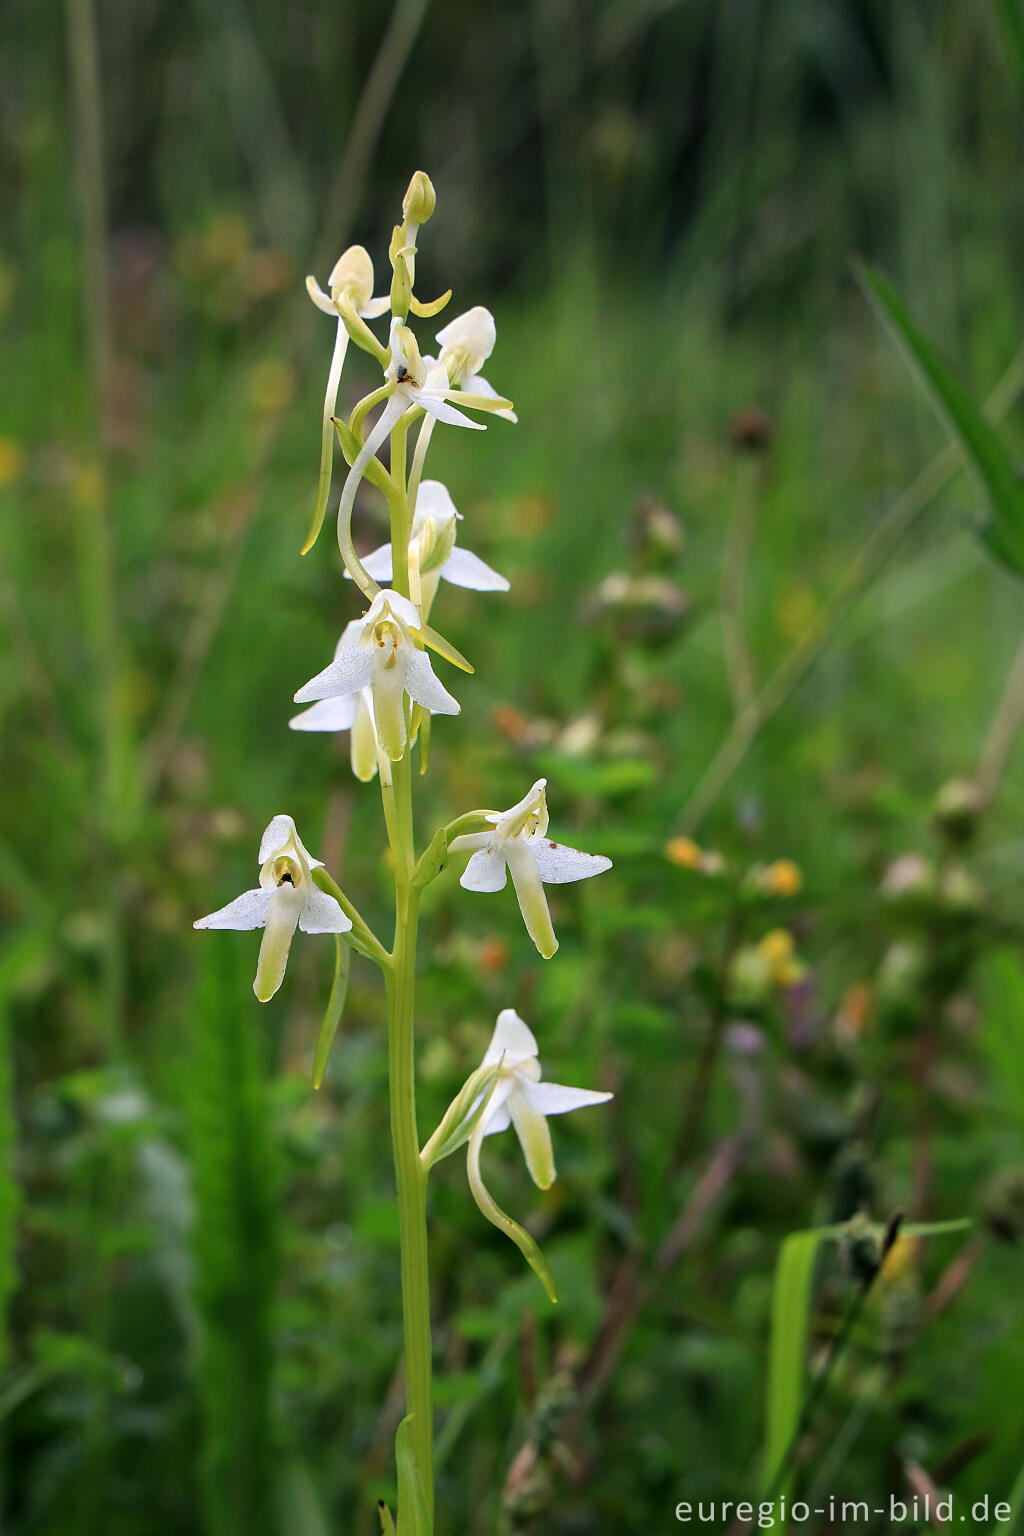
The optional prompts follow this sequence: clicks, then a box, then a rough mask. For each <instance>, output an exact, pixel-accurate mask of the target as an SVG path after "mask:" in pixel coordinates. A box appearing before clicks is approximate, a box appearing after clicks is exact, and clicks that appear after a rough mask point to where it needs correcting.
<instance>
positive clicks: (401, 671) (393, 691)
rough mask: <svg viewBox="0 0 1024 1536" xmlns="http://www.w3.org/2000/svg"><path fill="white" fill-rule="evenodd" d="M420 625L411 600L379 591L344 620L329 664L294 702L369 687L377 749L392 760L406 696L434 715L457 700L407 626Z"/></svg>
mask: <svg viewBox="0 0 1024 1536" xmlns="http://www.w3.org/2000/svg"><path fill="white" fill-rule="evenodd" d="M419 629H420V616H419V613H418V612H417V610H416V607H415V605H414V604H413V603H411V602H410V601H409V599H408V598H407V597H402V596H401V594H400V593H398V592H394V591H392V590H391V589H390V588H388V589H386V590H385V591H383V592H378V594H377V596H376V597H375V598H374V600H373V602H372V603H371V604H370V608H369V611H368V612H367V613H366V615H365V616H364V617H363V618H362V619H357V620H355V622H354V623H352V624H350V625H348V627H347V628H346V630H345V633H344V634H343V635H342V637H341V640H340V641H339V643H338V648H337V650H336V651H335V656H334V660H333V661H332V662H331V665H330V666H329V667H325V668H324V670H323V671H322V672H318V673H317V675H316V677H314V678H311V679H310V681H309V682H308V683H305V684H304V685H303V687H301V688H300V689H299V691H298V693H297V694H296V695H295V702H296V704H308V703H310V702H311V701H313V700H316V699H338V698H343V697H346V696H348V695H351V694H356V693H359V692H360V691H361V690H362V689H364V688H369V690H370V695H371V708H372V720H373V723H374V726H375V730H376V735H377V741H378V742H379V744H380V748H381V751H382V752H383V753H384V754H385V755H386V756H387V757H389V758H390V759H391V760H392V761H393V762H396V763H397V762H398V760H399V759H400V758H401V757H402V756H403V755H404V753H405V745H406V740H407V738H408V732H407V728H406V717H405V695H406V694H408V695H409V697H410V699H412V700H413V701H414V702H415V703H417V704H421V705H422V706H423V708H424V709H428V710H430V712H431V713H432V714H435V715H457V714H458V713H459V705H458V701H457V700H456V699H453V698H452V696H451V694H450V693H449V692H448V690H447V688H445V687H444V686H443V685H442V683H441V682H440V681H439V680H438V678H437V677H436V676H435V674H434V669H433V667H432V666H431V665H430V657H429V656H428V655H427V653H426V651H423V650H420V648H419V647H418V646H417V644H416V642H415V641H414V640H413V637H412V634H411V631H412V630H416V631H417V632H419Z"/></svg>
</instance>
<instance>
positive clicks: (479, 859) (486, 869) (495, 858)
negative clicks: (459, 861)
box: [456, 839, 508, 891]
mask: <svg viewBox="0 0 1024 1536" xmlns="http://www.w3.org/2000/svg"><path fill="white" fill-rule="evenodd" d="M456 841H458V839H456ZM507 879H508V866H507V864H506V863H505V860H504V859H503V858H502V856H501V854H500V853H496V852H495V850H494V848H493V847H487V848H481V849H480V851H479V853H474V855H473V857H472V858H471V859H470V861H469V863H468V864H467V865H466V867H465V869H464V870H463V871H462V874H461V875H460V877H459V884H460V885H461V886H462V888H463V890H464V891H503V890H504V889H505V881H506V880H507Z"/></svg>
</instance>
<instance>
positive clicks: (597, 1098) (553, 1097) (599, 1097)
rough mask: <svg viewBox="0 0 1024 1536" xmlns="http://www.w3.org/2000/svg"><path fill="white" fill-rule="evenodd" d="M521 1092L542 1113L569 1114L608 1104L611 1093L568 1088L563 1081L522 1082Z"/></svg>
mask: <svg viewBox="0 0 1024 1536" xmlns="http://www.w3.org/2000/svg"><path fill="white" fill-rule="evenodd" d="M519 1089H520V1092H521V1094H522V1096H523V1098H524V1099H525V1100H526V1102H527V1103H528V1104H529V1105H530V1107H531V1108H532V1109H535V1110H536V1111H537V1112H538V1114H541V1115H568V1114H570V1113H571V1112H572V1111H573V1110H574V1109H586V1108H587V1107H588V1106H589V1105H591V1104H607V1102H608V1100H609V1099H611V1098H613V1097H614V1095H613V1094H611V1093H599V1092H598V1091H597V1089H595V1088H567V1087H565V1086H563V1084H562V1083H529V1082H527V1083H520V1085H519Z"/></svg>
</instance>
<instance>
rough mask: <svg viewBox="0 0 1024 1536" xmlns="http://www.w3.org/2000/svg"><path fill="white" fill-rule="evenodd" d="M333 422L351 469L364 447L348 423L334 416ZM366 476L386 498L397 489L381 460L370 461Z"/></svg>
mask: <svg viewBox="0 0 1024 1536" xmlns="http://www.w3.org/2000/svg"><path fill="white" fill-rule="evenodd" d="M331 420H332V421H333V422H334V430H335V431H336V432H337V434H338V441H339V443H340V444H341V451H342V453H343V454H344V455H345V460H346V462H347V464H348V465H349V467H351V466H352V465H353V464H354V463H355V461H356V459H357V457H358V456H359V453H360V451H361V449H362V446H363V445H362V443H361V442H360V441H359V439H358V437H356V435H355V433H354V432H353V431H352V429H351V427H350V426H349V425H348V423H347V422H344V421H342V420H341V417H340V416H332V417H331ZM364 476H365V478H366V479H367V480H369V482H370V484H371V485H375V486H376V487H377V489H378V490H379V491H383V493H384V495H385V496H390V495H392V494H393V492H394V489H395V487H394V485H393V484H392V481H391V476H390V475H389V474H388V472H387V470H386V469H385V468H384V465H383V464H382V463H381V461H380V459H377V458H373V459H371V460H370V462H369V464H367V466H366V469H365V471H364Z"/></svg>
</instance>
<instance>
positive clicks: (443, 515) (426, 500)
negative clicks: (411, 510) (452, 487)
mask: <svg viewBox="0 0 1024 1536" xmlns="http://www.w3.org/2000/svg"><path fill="white" fill-rule="evenodd" d="M425 517H436V518H437V520H438V522H439V523H441V522H447V520H448V518H450V517H457V518H460V519H461V517H462V513H461V512H460V511H459V510H458V509H457V508H456V505H455V503H454V501H452V497H451V492H450V491H449V489H448V487H447V486H446V485H444V484H443V483H442V482H441V481H440V480H422V481H421V482H420V488H419V491H418V493H417V496H416V515H415V517H414V518H413V527H415V526H416V524H417V522H422V520H423V518H425Z"/></svg>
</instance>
